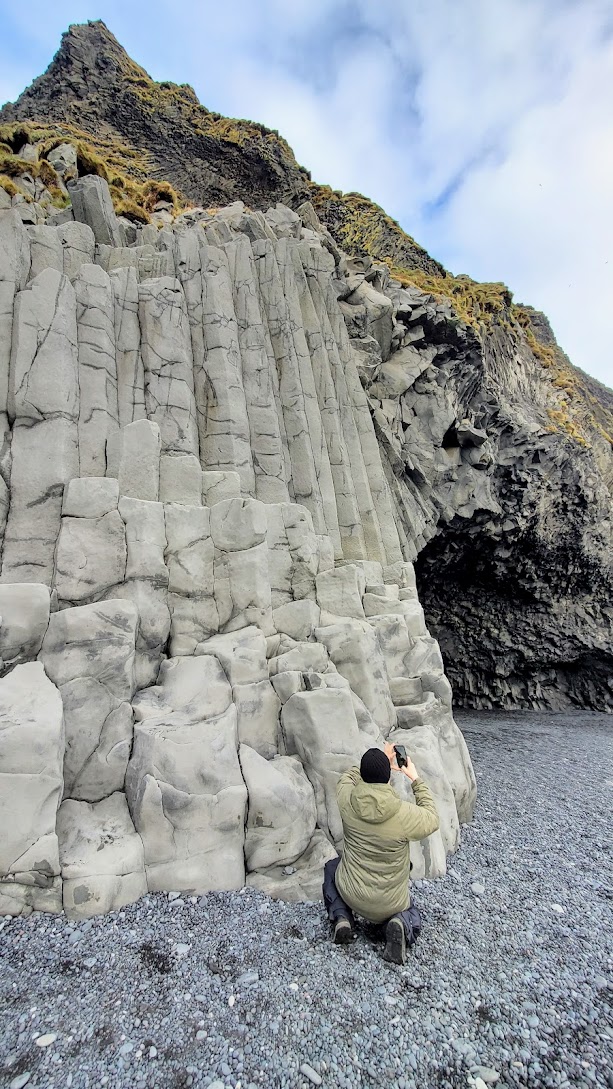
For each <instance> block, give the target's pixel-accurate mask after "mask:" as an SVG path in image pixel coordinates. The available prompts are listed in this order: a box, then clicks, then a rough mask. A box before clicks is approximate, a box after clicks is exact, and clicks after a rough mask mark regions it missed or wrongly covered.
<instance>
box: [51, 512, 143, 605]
mask: <svg viewBox="0 0 613 1089" xmlns="http://www.w3.org/2000/svg"><path fill="white" fill-rule="evenodd" d="M125 575H126V530H125V525H124V523H123V520H122V518H121V515H120V514H119V512H118V511H116V510H112V511H109V513H108V514H104V515H103V516H102V517H101V518H62V525H61V529H60V535H59V538H58V542H57V551H56V556H55V586H56V589H57V593H58V598H59V600H60V601H61V602H62V603H63V604H71V605H79V604H81V603H85V602H87V601H91V600H92V599H93V600H96V599H98V598H100V597H102V596H103V594H105V593H106V592H108V591H109V590H111V589H112V588H113V587H115V586H117V584H118V583H121V582H123V581H124V579H125Z"/></svg>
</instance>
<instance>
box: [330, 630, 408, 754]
mask: <svg viewBox="0 0 613 1089" xmlns="http://www.w3.org/2000/svg"><path fill="white" fill-rule="evenodd" d="M315 635H316V637H317V639H318V641H319V642H320V643H323V644H324V646H325V647H326V648H327V651H328V654H329V655H330V659H331V661H332V662H333V663H334V665H335V666H336V668H337V670H338V672H339V673H340V674H341V676H343V677H345V678H346V680H348V681H349V684H350V685H351V688H352V690H353V692H355V693H356V695H358V696H359V697H360V699H361V700H362V702H363V703H364V704H365V705H366V707H367V708H368V710H369V711H370V712H371V714H372V716H373V718H374V720H375V722H376V723H377V725H378V726H379V729H380V730H381V731H382V733H383V734H384V735H386V734H387V733H389V730H390V729H391V727H392V726H393V725H394V724H395V721H396V716H395V712H394V705H393V703H392V700H391V697H390V692H389V684H388V679H387V670H386V668H385V661H384V659H383V655H382V653H381V650H380V648H379V643H378V641H377V637H376V635H375V632H374V631H373V629H372V627H371V626H370V624H368V623H367V622H366V621H359V620H344V621H339V622H338V623H336V624H332V625H328V626H327V627H321V628H317V630H316V632H315Z"/></svg>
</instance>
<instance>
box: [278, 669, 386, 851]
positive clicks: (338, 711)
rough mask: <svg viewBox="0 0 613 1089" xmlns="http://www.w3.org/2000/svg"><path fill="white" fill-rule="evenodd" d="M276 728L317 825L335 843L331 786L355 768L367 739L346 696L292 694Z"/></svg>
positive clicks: (336, 692)
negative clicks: (303, 777) (298, 770)
mask: <svg viewBox="0 0 613 1089" xmlns="http://www.w3.org/2000/svg"><path fill="white" fill-rule="evenodd" d="M281 727H282V732H283V740H284V744H285V751H286V753H287V754H288V755H289V756H298V757H299V758H300V760H301V762H302V765H303V767H304V770H305V771H306V773H307V775H308V777H309V779H310V782H311V785H312V787H313V790H314V792H315V802H316V805H317V824H318V826H319V827H320V828H322V829H323V830H324V832H326V833H327V834H328V835H329V837H330V839H331V840H332V841H333V842H334V843H336V844H337V845H338V844H339V843H341V842H342V838H343V826H342V822H341V818H340V813H339V811H338V804H337V801H336V784H337V783H338V780H339V778H340V776H341V774H342V773H343V772H344V771H346V770H347V768H349V767H351V765H352V764H359V762H360V760H361V758H362V755H363V753H364V752H365V751H366V749H367V748H370V745H371V744H372V738H370V737H367V736H366V735H365V734H363V733H362V732H361V731H360V729H359V727H358V721H357V718H356V714H355V711H354V709H353V704H352V701H351V695H350V694H349V692H348V691H347V690H346V689H342V688H339V689H331V688H320V689H318V690H317V691H312V692H296V693H295V695H293V696H290V698H289V699H288V700H287V702H286V703H284V705H283V708H282V710H281Z"/></svg>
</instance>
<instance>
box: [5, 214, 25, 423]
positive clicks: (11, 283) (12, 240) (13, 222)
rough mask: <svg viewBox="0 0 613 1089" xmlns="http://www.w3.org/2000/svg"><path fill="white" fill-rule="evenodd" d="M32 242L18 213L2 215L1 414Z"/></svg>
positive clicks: (6, 396)
mask: <svg viewBox="0 0 613 1089" xmlns="http://www.w3.org/2000/svg"><path fill="white" fill-rule="evenodd" d="M30 260H31V258H30V239H29V237H28V233H27V231H26V229H25V227H24V226H23V223H22V222H21V219H20V217H19V215H18V213H17V211H16V210H15V209H13V210H6V211H4V210H3V211H0V412H6V407H7V398H8V386H9V361H10V357H11V330H12V327H13V303H14V299H15V293H16V292H17V291H22V290H23V288H24V287H25V286H26V282H27V279H28V275H29V272H30Z"/></svg>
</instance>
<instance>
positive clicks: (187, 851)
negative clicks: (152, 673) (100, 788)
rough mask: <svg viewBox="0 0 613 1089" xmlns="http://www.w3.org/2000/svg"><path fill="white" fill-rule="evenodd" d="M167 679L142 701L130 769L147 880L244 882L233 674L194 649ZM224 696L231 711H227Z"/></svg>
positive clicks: (208, 885) (216, 884)
mask: <svg viewBox="0 0 613 1089" xmlns="http://www.w3.org/2000/svg"><path fill="white" fill-rule="evenodd" d="M212 677H214V678H215V680H214V681H213V683H211V678H212ZM160 682H161V683H160V685H158V686H157V688H150V689H148V691H147V692H146V693H144V694H143V695H142V696H141V697H140V698H139V699H138V700H136V701H135V704H134V707H135V713H136V717H137V721H136V723H135V727H134V745H133V749H132V756H131V758H130V763H129V765H128V770H127V774H126V797H127V799H128V805H129V807H130V812H131V814H132V819H133V821H134V825H135V827H136V830H137V831H138V832H139V833H140V835H141V837H142V840H143V845H144V849H145V865H146V872H147V883H148V887H149V889H150V890H151V891H163V890H170V889H179V890H189V891H192V892H197V893H202V892H207V891H209V890H212V889H234V888H240V886H241V885H242V884H244V880H245V862H244V855H243V847H244V823H245V811H246V805H247V791H246V788H245V784H244V782H243V778H242V775H241V772H240V766H239V763H238V755H237V746H238V738H237V727H236V709H235V707H234V705H233V704H229V696H230V689H229V685H228V683H227V681H226V679H225V674H224V673H223V670H221V668H220V666H219V663H218V662H217V661H216V660H215V659H210V658H207V657H204V658H199V659H198V658H187V657H186V658H178V659H175V660H174V661H172V660H171V662H170V663H169V665H168V667H167V668H165V669H163V670H162V671H161V673H160ZM226 699H227V700H228V704H229V705H228V706H227V709H226V710H223V711H221V712H219V708H220V706H222V705H223V703H224V702H225V701H226ZM211 712H213V717H207V715H209V714H211Z"/></svg>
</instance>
